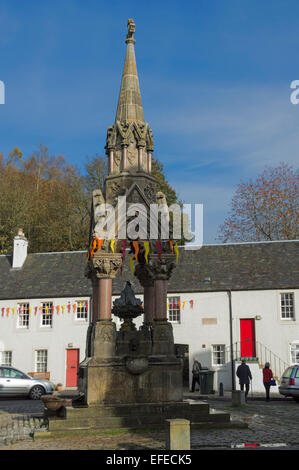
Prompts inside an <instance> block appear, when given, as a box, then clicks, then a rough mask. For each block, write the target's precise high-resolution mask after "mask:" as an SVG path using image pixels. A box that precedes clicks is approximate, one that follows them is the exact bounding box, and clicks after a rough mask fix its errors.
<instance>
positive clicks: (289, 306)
mask: <svg viewBox="0 0 299 470" xmlns="http://www.w3.org/2000/svg"><path fill="white" fill-rule="evenodd" d="M287 296H290V297H289V299H286V298H285V299H284V302H286V303H285V305H282V302H283V297H287ZM290 299H291V302H290ZM279 300H280V319H281V320H283V321H293V320H295V294H294V292H280V297H279ZM283 310H284V311H283Z"/></svg>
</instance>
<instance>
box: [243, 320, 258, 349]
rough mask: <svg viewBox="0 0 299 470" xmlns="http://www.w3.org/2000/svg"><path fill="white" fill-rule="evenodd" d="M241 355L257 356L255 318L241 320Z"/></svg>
mask: <svg viewBox="0 0 299 470" xmlns="http://www.w3.org/2000/svg"><path fill="white" fill-rule="evenodd" d="M240 337H241V357H255V324H254V318H248V319H241V320H240Z"/></svg>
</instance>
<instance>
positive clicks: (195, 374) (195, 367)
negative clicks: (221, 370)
mask: <svg viewBox="0 0 299 470" xmlns="http://www.w3.org/2000/svg"><path fill="white" fill-rule="evenodd" d="M200 371H201V364H200V362H198V359H197V357H195V358H194V362H193V367H192V375H193V377H192V387H191V392H194V390H195V384H196V382H197V383H198V386H199V388H200V377H199V372H200Z"/></svg>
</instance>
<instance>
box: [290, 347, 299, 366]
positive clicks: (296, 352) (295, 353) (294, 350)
mask: <svg viewBox="0 0 299 470" xmlns="http://www.w3.org/2000/svg"><path fill="white" fill-rule="evenodd" d="M290 361H291V364H299V341H293V342H292V343H291V344H290Z"/></svg>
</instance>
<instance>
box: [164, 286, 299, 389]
mask: <svg viewBox="0 0 299 470" xmlns="http://www.w3.org/2000/svg"><path fill="white" fill-rule="evenodd" d="M283 292H290V291H287V290H281V291H280V290H261V291H238V292H232V318H233V321H232V323H233V343H235V342H239V341H240V319H246V318H255V317H257V316H260V317H261V319H260V320H255V329H256V342H258V343H259V344H261V345H262V347H261V348H257V356H259V357H260V359H261V360H262V363H264V362H265V360H269V359H270V363H271V367H272V368H274V364H275V363H277V369H278V360H277V359H276V360H275V358H274V354H275V355H276V356H278V357H279V358H280V359H281V360H282V361H284V362H285V363H286V364H290V363H291V357H290V345H291V343H292V342H298V343H299V320H298V316H299V312H298V308H297V305H298V302H299V290H292V291H291V292H294V294H295V320H282V319H281V315H280V293H283ZM172 295H173V296H175V295H178V296H180V299H181V303H182V305H183V303H184V301H185V302H186V304H185V308H182V311H181V322H180V323H179V324H176V323H173V331H174V338H175V342H176V343H182V344H189V358H190V380H191V376H192V374H191V367H192V362H193V357H194V356H197V357H198V359H199V361H200V362H201V364H202V365H203V366H206V367H208V368H209V369H212V370H214V371H215V376H214V377H215V383H214V386H215V389H216V390H218V386H219V383H220V382H222V383H223V384H224V389H227V390H229V389H231V363H230V356H229V352H228V354H227V362H226V364H225V365H223V366H215V365H213V364H212V346H213V345H217V344H225V345H226V347H229V346H230V330H229V325H230V323H229V318H230V317H229V301H228V294H227V292H207V293H192V294H182V295H180V293H177V294H172ZM190 300H193V301H194V307H193V309H192V308H191V305H190ZM206 319H210V321H211V319H213V320H212V321H214V322H216V323H214V324H207V323H208V322H207V321H206ZM263 347H266V348H267V350H268V356H267V357H266V358H265V356H264V355H262V354H261V353H263V354H264V351H263ZM270 352H271V353H272V355H270ZM237 365H238V363H237V364H236V367H237ZM249 365H250V364H249ZM251 365H252V368H253V369H256V368H255V367H254V365H253V364H251ZM281 366H282V367H283V365H282V364H281ZM254 383H255V390H256V391H264V387H263V383H262V371H261V369H259V367H257V370H255V377H254ZM236 384H237V386H238V380H237V379H236Z"/></svg>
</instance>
